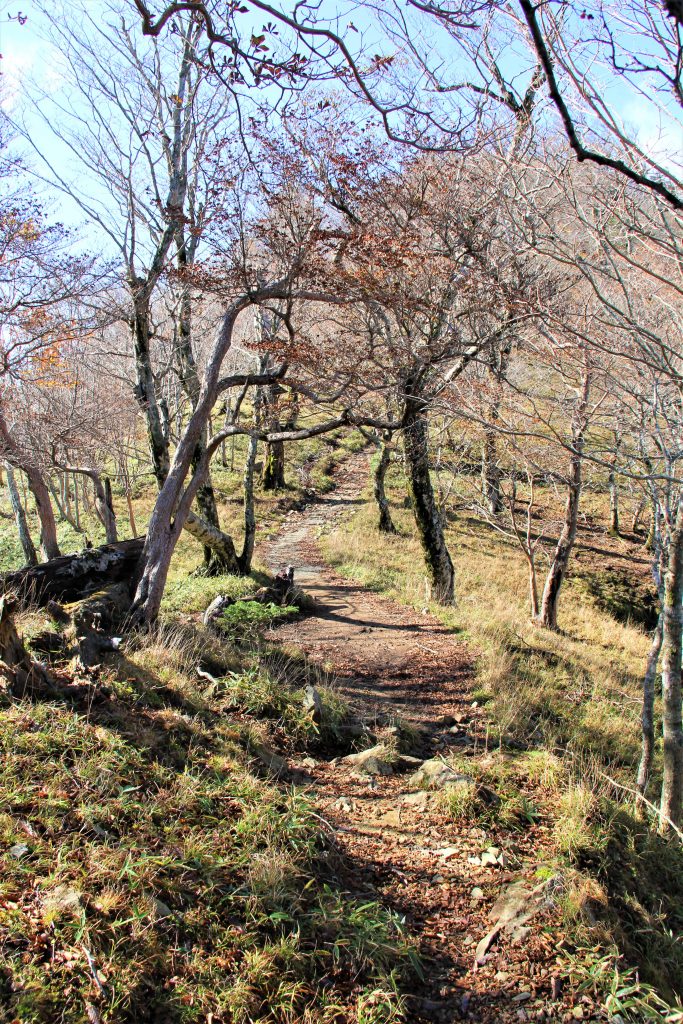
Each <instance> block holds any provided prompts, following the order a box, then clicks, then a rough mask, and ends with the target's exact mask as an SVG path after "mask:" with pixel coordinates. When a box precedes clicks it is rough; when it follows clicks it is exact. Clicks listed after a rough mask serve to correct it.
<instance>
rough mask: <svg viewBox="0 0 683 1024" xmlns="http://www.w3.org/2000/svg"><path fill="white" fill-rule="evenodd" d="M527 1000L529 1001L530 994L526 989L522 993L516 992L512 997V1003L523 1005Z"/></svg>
mask: <svg viewBox="0 0 683 1024" xmlns="http://www.w3.org/2000/svg"><path fill="white" fill-rule="evenodd" d="M527 999H531V992H530V991H529V990H528V989H524V991H523V992H518V993H517V995H516V996H513V997H512V1002H513V1003H525V1002H526V1001H527Z"/></svg>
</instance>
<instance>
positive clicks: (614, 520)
mask: <svg viewBox="0 0 683 1024" xmlns="http://www.w3.org/2000/svg"><path fill="white" fill-rule="evenodd" d="M608 480H609V532H610V534H611V535H612V536H613V537H618V536H619V489H618V487H617V478H616V474H615V472H614V470H613V469H612V470H610V474H609V478H608Z"/></svg>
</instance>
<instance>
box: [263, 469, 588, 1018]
mask: <svg viewBox="0 0 683 1024" xmlns="http://www.w3.org/2000/svg"><path fill="white" fill-rule="evenodd" d="M367 477H368V456H367V453H360V454H357V455H354V456H352V457H351V458H350V459H348V460H347V462H346V463H345V464H344V466H343V467H341V468H340V470H339V472H338V474H337V476H336V488H335V490H334V492H332V493H331V494H330V495H327V496H324V497H320V498H318V499H317V500H316V501H315V502H314V503H313V504H310V505H308V506H307V507H305V508H304V509H303V510H301V511H298V512H292V513H290V515H289V516H288V518H287V521H286V525H285V527H284V528H283V529H282V530H281V531H280V533H279V534H278V535H277V536H276V537H275V538H274V539H273V540H272V541H271V543H270V546H269V550H268V555H267V558H268V561H269V563H270V566H271V568H272V569H273V570H280V569H281V568H282V567H283V566H284V565H286V564H291V565H293V566H294V569H295V580H296V582H297V584H298V585H299V586H300V587H301V588H302V590H303V591H304V593H305V594H306V597H307V598H308V599H309V600H308V602H307V605H310V607H311V610H310V611H308V612H307V613H306V614H305V616H304V617H302V618H300V619H298V620H296V621H293V622H287V623H284V624H281V625H279V626H276V627H274V628H273V630H272V631H271V633H270V634H269V636H270V637H271V638H272V639H274V640H275V641H276V642H277V643H278V644H281V645H283V646H285V648H287V647H290V648H296V649H297V650H301V651H303V652H304V653H305V654H306V655H307V656H308V657H309V658H310V659H312V660H314V661H317V662H319V663H320V664H321V665H322V666H324V668H325V670H326V671H327V672H332V673H333V675H334V676H335V677H336V680H337V687H338V689H339V691H340V692H341V694H342V695H343V696H344V697H345V698H346V699H347V700H348V701H349V702H350V704H351V705H352V707H353V708H354V711H355V712H356V714H357V716H358V717H359V718H360V719H362V720H363V721H367V722H369V723H370V726H371V727H373V725H374V727H375V728H374V731H375V732H376V733H378V732H379V733H380V734H381V729H382V726H383V725H384V726H387V724H388V725H389V732H390V734H391V733H392V729H391V724H392V723H393V726H394V728H393V735H394V736H396V735H398V736H399V737H401V736H403V737H409V742H408V743H407V745H406V744H403V745H401V743H399V749H403V750H406V751H408V752H409V753H410V754H413V755H415V754H416V755H418V756H419V758H420V759H423V758H427V759H432V760H433V759H441V760H442V761H443V763H444V764H446V762H448V763H450V764H456V765H458V766H459V768H458V770H459V771H461V772H462V773H463V775H464V776H465V777H466V778H469V777H470V775H471V777H472V778H473V779H475V778H476V777H477V775H480V771H481V767H482V765H484V766H486V765H489V766H490V764H491V762H492V761H496V760H499V761H504V760H505V759H506V755H505V754H504V753H503V752H502V751H499V750H497V749H496V750H490V749H489V747H488V743H487V735H486V725H485V719H484V716H483V714H482V709H481V708H480V707H479V706H478V704H477V701H476V700H474V698H473V689H474V671H473V664H472V650H471V649H467V648H466V647H465V646H464V645H463V644H462V643H460V642H458V640H457V639H456V638H455V637H454V636H453V634H452V633H450V632H449V631H448V630H447V629H445V628H444V626H443V625H442V624H441V623H439V622H438V621H437V620H436V619H434V618H433V617H432V616H431V615H429V614H428V613H427V610H426V609H425V610H424V612H420V611H417V612H415V611H413V610H412V609H407V608H406V607H404V606H401V605H399V604H397V603H395V602H393V601H391V600H389V599H384V598H382V597H380V596H378V595H375V594H373V593H371V592H370V591H368V590H367V589H366V588H364V587H362V586H359V585H357V584H354V583H353V582H349V581H348V580H346V579H343V578H342V577H340V576H337V575H336V574H335V572H334V570H332V569H331V568H329V567H328V566H326V565H325V564H324V560H323V558H322V555H321V552H320V549H319V547H318V545H317V539H318V537H319V536H320V534H321V533H322V532H325V531H330V530H333V529H335V528H336V527H338V526H339V525H340V524H341V523H342V522H343V521H344V519H345V518H347V517H348V516H349V515H353V513H354V510H356V509H357V507H358V506H359V505H360V504H361V501H362V499H361V498H360V495H361V493H362V490H363V487H364V485H365V483H366V481H367ZM409 748H410V749H409ZM380 760H381V758H380ZM418 763H419V762H418ZM430 763H431V762H430ZM468 766H471V768H472V770H471V772H470V771H469V770H468ZM290 767H291V768H292V769H293V770H294V771H295V773H296V774H295V778H296V780H297V781H298V782H299V783H300V784H303V785H304V787H305V788H306V790H307V791H308V793H309V795H311V796H312V798H313V800H314V802H315V806H316V810H317V811H318V813H319V814H320V815H321V817H323V818H324V819H325V820H326V821H327V822H328V823H329V825H330V827H331V830H333V836H334V841H335V843H336V844H337V845H338V847H339V848H340V851H341V852H342V853H343V855H344V858H343V860H344V863H345V864H346V866H347V867H346V870H348V872H349V875H348V878H347V879H346V884H347V886H348V888H349V893H350V895H353V896H354V897H356V898H358V897H360V898H367V899H379V900H381V902H382V903H383V904H385V905H389V906H391V907H392V908H393V909H394V910H395V911H397V912H398V913H399V914H400V915H401V916H402V917H404V918H405V920H406V924H407V926H408V930H409V932H410V933H412V934H413V935H415V936H416V937H417V940H418V943H419V954H420V957H421V959H422V964H423V971H424V978H423V979H422V980H420V981H416V983H415V985H414V989H413V991H412V993H411V994H410V996H409V999H408V1017H407V1019H408V1020H410V1021H411V1022H413V1021H414V1022H418V1021H439V1022H450V1021H460V1020H463V1019H466V1020H471V1021H479V1022H494V1021H501V1022H503V1021H518V1020H604V1019H606V1018H605V1017H604V1016H603V1015H602V1013H601V1011H599V1010H598V1008H597V1006H596V1005H595V1004H594V1003H593V1002H592V1000H590V999H589V998H588V997H586V996H582V997H579V996H577V995H576V994H575V993H572V991H571V988H570V986H568V985H567V984H565V983H563V981H562V979H561V977H560V975H561V974H562V970H561V967H560V966H559V965H560V964H561V962H562V946H563V937H562V928H561V925H560V924H559V913H558V911H557V906H556V904H555V901H554V900H553V898H547V899H545V900H544V901H543V903H542V904H541V903H539V912H538V914H537V915H535V916H534V918H533V919H532V920H531V921H530V922H529V926H527V927H520V928H519V929H517V930H516V931H515V935H514V936H512V937H511V936H509V935H507V934H503V933H501V934H500V935H499V936H497V937H496V939H495V940H494V941H493V942H492V944H491V948H490V950H488V951H487V952H486V953H485V955H484V956H483V957H481V959H482V960H483V963H481V964H480V965H478V966H477V965H476V964H475V951H476V950H477V946H478V944H479V943H480V941H481V940H482V939H483V937H484V936H486V934H487V933H489V932H490V930H491V928H492V918H491V910H492V907H493V906H494V904H495V903H496V901H497V900H500V897H501V896H502V897H503V900H504V901H505V899H506V894H508V895H509V894H510V892H511V893H512V896H513V902H514V895H515V893H519V892H520V887H521V893H522V901H525V900H526V892H527V891H528V892H531V891H532V890H534V889H536V890H538V889H539V888H541V889H543V883H542V882H541V884H540V886H539V879H542V878H544V877H546V878H547V877H548V875H547V874H546V875H544V872H543V867H544V864H548V863H549V861H550V860H551V857H550V853H549V850H548V833H549V832H550V829H549V827H548V824H547V821H544V814H543V812H542V809H541V810H540V812H539V811H537V812H536V813H534V815H533V816H530V820H528V821H524V822H523V823H522V825H521V827H520V821H519V820H518V819H517V820H516V821H515V822H514V827H510V826H509V825H506V824H505V823H504V819H503V818H501V819H500V820H496V816H495V815H491V816H490V820H488V821H487V819H486V818H485V817H484V818H482V817H481V816H480V817H478V818H475V819H474V820H470V821H468V820H467V816H466V815H465V820H462V816H461V815H459V814H455V815H454V814H453V806H452V801H453V800H454V799H455V800H456V802H457V799H458V798H457V796H456V797H453V796H450V797H449V790H448V789H446V790H445V791H442V792H435V791H430V789H429V786H428V785H427V786H426V787H425V786H424V785H422V786H420V785H419V784H416V781H415V780H414V779H413V780H411V774H412V773H413V772H415V768H416V766H415V765H414V764H411V762H410V760H409V759H406V762H405V763H404V762H403V761H402V760H401V759H400V758H395V759H394V761H393V764H392V763H390V765H389V767H388V769H387V768H386V767H384V769H383V770H380V772H376V771H375V770H374V768H376V766H374V767H373V766H371V772H372V773H371V774H368V773H366V772H364V771H363V769H362V768H361V767H359V765H358V764H354V763H352V762H349V761H348V759H344V758H337V757H335V758H332V759H331V760H318V761H313V760H312V759H310V758H308V759H306V761H305V763H304V762H301V763H297V762H296V760H293V761H291V762H290ZM384 771H387V774H384V773H383V772H384ZM442 775H443V773H442ZM446 778H447V775H446ZM451 792H453V791H451ZM455 792H457V789H456V791H455ZM534 797H535V807H536V808H538V807H539V803H540V802H542V794H541V795H540V797H539V792H538V788H536V790H535V792H534ZM493 799H497V797H495V796H494V797H493ZM449 800H450V801H451V804H450V805H449ZM487 851H488V853H489V854H490V855H489V856H487ZM487 861H488V863H487ZM482 862H483V863H482ZM546 885H549V891H552V881H551V882H550V883H547V882H546ZM508 902H509V900H508ZM533 906H534V898H533V897H532V898H530V899H529V900H528V902H527V909H528V908H530V907H533ZM499 909H500V902H499ZM512 912H513V913H514V911H512ZM511 930H514V929H511ZM515 938H516V940H517V941H516V942H515V941H514V940H515ZM520 939H521V940H522V941H520Z"/></svg>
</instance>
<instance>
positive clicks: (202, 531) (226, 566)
mask: <svg viewBox="0 0 683 1024" xmlns="http://www.w3.org/2000/svg"><path fill="white" fill-rule="evenodd" d="M183 529H185V530H187V532H188V533H189V534H190V536H192V537H194V539H195V540H198V541H199V543H200V544H201V545H202V546H203V547H204V549H205V550H206V549H207V548H208V549H209V550H210V551H211V552H213V553H214V554H215V556H216V565H220V567H221V568H220V570H219V569H216V574H218V573H219V572H221V573H227V574H228V575H230V576H237V575H239V564H238V561H237V552H236V551H235V543H234V541H233V539H232V537H230V536H229V535H228V534H227V533H223V531H222V530H218V529H216V527H215V526H213V525H212V524H211V523H207V521H206V520H205V519H202V518H201V517H200V516H197V515H195V514H194V512H188V515H187V519H186V520H185V522H184V523H183Z"/></svg>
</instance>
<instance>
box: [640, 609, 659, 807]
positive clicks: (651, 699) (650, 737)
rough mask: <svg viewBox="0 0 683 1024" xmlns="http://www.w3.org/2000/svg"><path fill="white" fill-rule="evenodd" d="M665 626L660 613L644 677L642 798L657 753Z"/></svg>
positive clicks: (641, 743)
mask: <svg viewBox="0 0 683 1024" xmlns="http://www.w3.org/2000/svg"><path fill="white" fill-rule="evenodd" d="M663 625H664V618H663V614H662V613H660V615H659V618H658V619H657V625H656V626H655V631H654V633H653V634H652V641H651V643H650V652H649V654H648V658H647V665H646V666H645V674H644V676H643V707H642V711H641V715H640V736H641V742H640V764H639V765H638V777H637V780H636V789H637V790H638V793H639V794H640V796H645V793H646V792H647V787H648V783H649V781H650V775H651V773H652V761H653V758H654V751H655V683H656V680H657V663H658V661H659V654H660V651H661V649H662V633H663Z"/></svg>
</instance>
